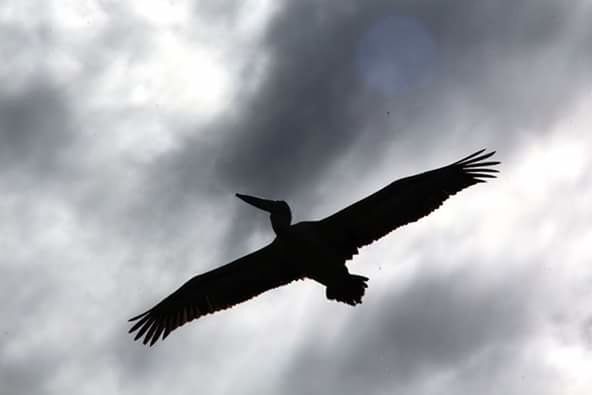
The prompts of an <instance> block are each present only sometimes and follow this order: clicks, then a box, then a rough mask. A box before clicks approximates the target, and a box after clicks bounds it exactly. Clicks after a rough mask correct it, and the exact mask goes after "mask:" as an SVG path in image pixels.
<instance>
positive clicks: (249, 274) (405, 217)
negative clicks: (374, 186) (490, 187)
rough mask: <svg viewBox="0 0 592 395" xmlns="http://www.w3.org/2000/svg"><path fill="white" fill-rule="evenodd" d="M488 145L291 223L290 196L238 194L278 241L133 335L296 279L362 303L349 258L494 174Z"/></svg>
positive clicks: (188, 293) (161, 329)
mask: <svg viewBox="0 0 592 395" xmlns="http://www.w3.org/2000/svg"><path fill="white" fill-rule="evenodd" d="M483 152H484V150H481V151H479V152H476V153H474V154H472V155H469V156H467V157H465V158H463V159H461V160H460V161H457V162H455V163H453V164H451V165H448V166H444V167H441V168H439V169H436V170H431V171H428V172H425V173H421V174H417V175H414V176H411V177H407V178H402V179H400V180H397V181H395V182H393V183H391V184H389V185H387V186H386V187H384V188H382V189H381V190H379V191H378V192H376V193H374V194H372V195H370V196H368V197H367V198H365V199H362V200H360V201H358V202H356V203H354V204H352V205H351V206H349V207H346V208H345V209H343V210H341V211H339V212H337V213H335V214H333V215H331V216H329V217H327V218H325V219H322V220H320V221H305V222H299V223H296V224H293V225H292V224H291V212H290V208H289V206H288V205H287V203H286V202H284V201H271V200H265V199H260V198H256V197H253V196H248V195H240V194H237V196H238V197H239V198H241V199H242V200H244V201H245V202H247V203H249V204H251V205H253V206H255V207H258V208H260V209H263V210H265V211H268V212H270V213H271V224H272V228H273V230H274V231H275V233H276V238H275V239H274V240H273V241H272V242H271V243H270V244H268V245H267V246H265V247H263V248H261V249H259V250H257V251H255V252H252V253H250V254H248V255H245V256H243V257H241V258H239V259H237V260H235V261H232V262H230V263H228V264H226V265H224V266H221V267H219V268H217V269H214V270H211V271H209V272H206V273H204V274H200V275H197V276H195V277H193V278H192V279H190V280H189V281H187V282H186V283H185V284H183V285H182V286H181V287H180V288H179V289H178V290H176V291H175V292H173V293H172V294H171V295H169V296H168V297H166V298H165V299H163V300H162V301H161V302H160V303H158V304H157V305H155V306H154V307H153V308H151V309H150V310H148V311H146V312H145V313H143V314H140V315H138V316H136V317H133V318H132V319H130V321H137V322H136V323H135V324H134V325H133V327H132V328H131V329H130V332H134V331H136V330H137V331H138V333H137V334H136V337H135V339H139V338H141V337H144V339H143V342H144V344H150V345H153V344H154V343H155V342H156V341H157V340H158V339H159V338H160V337H161V335H162V338H163V339H164V338H166V337H167V336H168V335H169V333H170V332H171V331H173V330H174V329H176V328H178V327H179V326H181V325H183V324H185V323H186V322H189V321H191V320H193V319H196V318H199V317H201V316H204V315H206V314H209V313H214V312H216V311H219V310H223V309H226V308H229V307H232V306H234V305H236V304H238V303H241V302H244V301H246V300H248V299H250V298H252V297H254V296H256V295H259V294H261V293H263V292H265V291H268V290H270V289H273V288H277V287H279V286H282V285H286V284H288V283H290V282H292V281H295V280H300V279H312V280H314V281H317V282H319V283H321V284H322V285H324V286H325V287H326V290H325V294H326V296H327V298H328V299H330V300H336V301H339V302H343V303H347V304H350V305H356V304H358V303H361V302H362V297H363V295H364V292H365V289H366V287H367V284H366V282H367V281H368V278H366V277H364V276H360V275H355V274H350V273H349V271H348V269H347V267H346V265H345V264H346V261H348V260H350V259H351V258H352V257H353V256H354V255H355V254H357V252H358V249H359V248H361V247H363V246H365V245H368V244H370V243H372V242H373V241H375V240H378V239H379V238H381V237H383V236H385V235H386V234H388V233H390V232H391V231H393V230H394V229H396V228H398V227H400V226H402V225H405V224H408V223H410V222H414V221H416V220H418V219H420V218H422V217H424V216H426V215H428V214H429V213H431V212H432V211H434V210H435V209H437V208H438V207H439V206H440V205H441V204H442V203H443V202H444V201H445V200H446V199H447V198H448V197H449V196H451V195H453V194H455V193H457V192H459V191H460V190H462V189H464V188H467V187H469V186H471V185H474V184H477V183H480V182H484V181H485V180H484V179H486V178H493V177H495V176H494V174H493V173H495V172H497V170H495V169H492V168H491V166H495V165H497V164H499V162H495V161H490V162H486V161H485V159H487V158H489V157H491V156H492V155H493V154H494V152H491V153H485V154H484V153H483Z"/></svg>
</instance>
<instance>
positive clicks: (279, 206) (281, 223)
mask: <svg viewBox="0 0 592 395" xmlns="http://www.w3.org/2000/svg"><path fill="white" fill-rule="evenodd" d="M236 197H238V198H239V199H241V200H242V201H244V202H247V203H249V204H250V205H251V206H255V207H257V208H258V209H260V210H264V211H267V212H268V213H270V214H271V215H270V219H271V226H272V228H273V230H274V232H275V233H276V235H278V236H279V234H280V233H282V232H283V231H285V230H286V229H288V228H289V227H290V224H291V223H292V212H291V211H290V206H288V203H286V202H285V201H283V200H267V199H262V198H258V197H255V196H249V195H243V194H240V193H237V194H236Z"/></svg>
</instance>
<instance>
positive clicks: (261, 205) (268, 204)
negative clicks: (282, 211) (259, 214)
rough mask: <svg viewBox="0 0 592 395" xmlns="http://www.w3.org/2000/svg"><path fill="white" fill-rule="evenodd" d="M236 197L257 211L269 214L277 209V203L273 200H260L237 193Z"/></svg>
mask: <svg viewBox="0 0 592 395" xmlns="http://www.w3.org/2000/svg"><path fill="white" fill-rule="evenodd" d="M236 197H237V198H239V199H240V200H242V201H244V202H247V203H249V204H250V205H251V206H255V207H257V208H258V209H261V210H265V211H267V212H269V213H271V212H273V211H275V210H276V209H277V202H276V201H275V200H267V199H261V198H258V197H255V196H249V195H243V194H240V193H237V194H236Z"/></svg>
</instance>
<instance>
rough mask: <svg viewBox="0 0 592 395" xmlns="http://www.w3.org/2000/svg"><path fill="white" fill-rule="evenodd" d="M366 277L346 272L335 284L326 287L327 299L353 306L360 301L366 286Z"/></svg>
mask: <svg viewBox="0 0 592 395" xmlns="http://www.w3.org/2000/svg"><path fill="white" fill-rule="evenodd" d="M366 281H368V277H364V276H358V275H356V274H348V275H347V276H345V277H343V279H342V280H341V281H339V282H336V283H335V284H331V285H330V286H328V287H327V290H326V291H325V294H326V295H327V299H329V300H337V301H338V302H343V303H347V304H350V305H352V306H355V305H357V304H359V303H362V296H364V292H365V291H366V288H367V287H368V284H366Z"/></svg>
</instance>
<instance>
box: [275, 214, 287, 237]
mask: <svg viewBox="0 0 592 395" xmlns="http://www.w3.org/2000/svg"><path fill="white" fill-rule="evenodd" d="M270 219H271V227H272V228H273V231H274V232H275V234H276V236H281V235H283V234H285V233H286V232H287V231H288V229H289V228H290V223H291V222H292V218H291V216H290V215H289V214H285V213H282V214H279V213H278V214H275V213H274V214H271V218H270Z"/></svg>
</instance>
